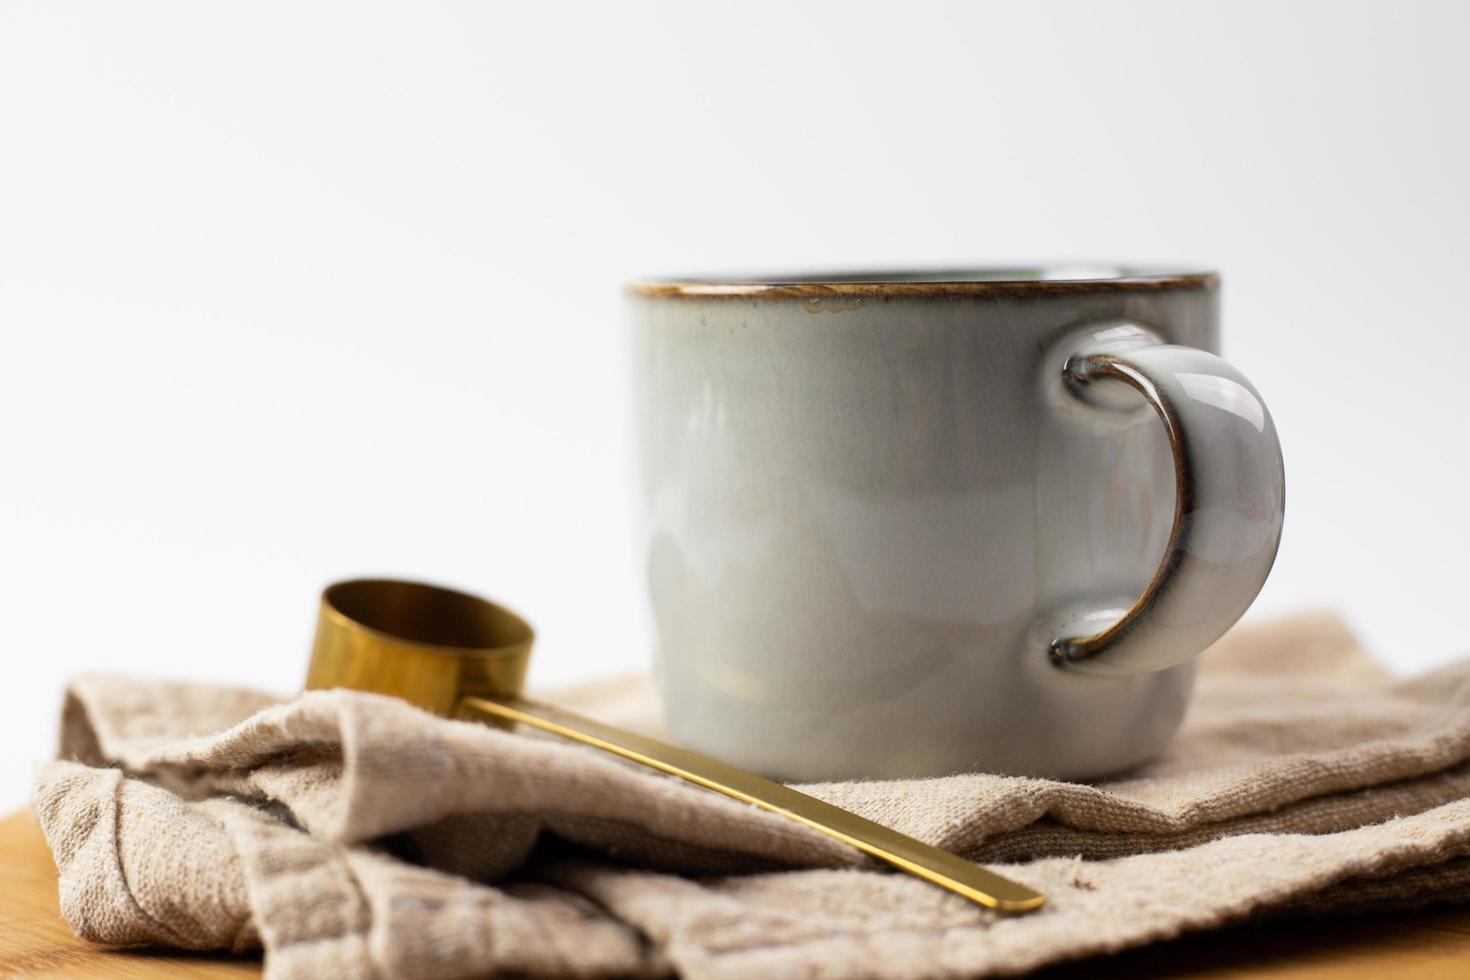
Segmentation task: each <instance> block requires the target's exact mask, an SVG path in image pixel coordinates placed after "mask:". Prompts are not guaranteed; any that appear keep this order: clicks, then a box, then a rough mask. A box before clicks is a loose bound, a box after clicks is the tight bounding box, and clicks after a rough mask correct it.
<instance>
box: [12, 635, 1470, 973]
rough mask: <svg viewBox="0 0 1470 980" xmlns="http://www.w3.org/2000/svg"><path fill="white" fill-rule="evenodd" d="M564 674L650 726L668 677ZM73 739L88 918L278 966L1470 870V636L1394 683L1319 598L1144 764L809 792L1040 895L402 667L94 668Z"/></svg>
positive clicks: (426, 958) (70, 800)
mask: <svg viewBox="0 0 1470 980" xmlns="http://www.w3.org/2000/svg"><path fill="white" fill-rule="evenodd" d="M551 700H554V701H557V702H558V703H562V704H565V705H567V706H568V707H571V708H574V709H576V710H580V711H584V712H586V713H590V714H593V715H597V716H600V717H603V718H605V719H607V720H609V721H612V722H614V723H618V724H624V725H630V726H633V727H639V728H643V729H645V730H656V729H657V725H658V722H657V715H656V706H655V701H654V698H653V696H652V692H651V688H650V687H649V685H648V682H647V680H646V679H644V678H634V679H621V680H617V681H613V682H608V683H606V684H599V685H591V686H588V687H585V688H582V689H579V690H575V691H569V692H563V693H561V694H557V695H552V696H551ZM60 754H61V759H60V760H59V761H57V762H53V763H48V764H44V765H43V766H41V767H40V768H39V769H38V772H37V789H36V809H37V812H38V814H39V815H40V818H41V822H42V827H43V829H44V830H45V833H46V836H47V840H48V842H49V843H50V845H51V848H52V850H53V853H54V854H55V856H56V860H57V865H58V868H59V870H60V873H61V898H62V907H63V913H64V914H65V916H66V918H67V920H68V921H69V922H70V923H71V925H72V926H73V928H74V929H76V931H77V932H78V934H79V935H82V936H84V937H86V938H89V939H94V940H97V941H101V942H109V943H157V944H164V945H172V946H178V947H183V948H191V949H232V950H240V949H247V948H252V947H254V946H256V945H263V946H264V948H265V950H266V952H267V959H266V965H267V971H268V973H269V974H270V975H272V976H276V977H296V976H302V977H305V976H316V975H321V974H323V973H329V972H332V973H337V974H340V975H353V976H378V975H382V976H425V977H428V976H471V975H482V974H485V973H495V972H507V973H520V974H530V975H541V976H626V975H634V976H661V975H666V974H668V973H671V972H677V973H679V974H683V975H689V976H745V975H751V974H753V973H754V974H764V973H772V974H778V975H792V976H801V975H809V974H816V973H820V974H821V975H823V976H837V977H841V976H906V977H907V976H911V977H920V976H936V977H939V976H945V977H948V976H954V977H958V976H980V975H985V974H998V973H1014V972H1019V971H1023V970H1026V969H1031V968H1034V967H1037V966H1041V965H1044V964H1046V963H1052V962H1056V961H1059V960H1062V959H1067V958H1073V957H1077V956H1083V955H1092V954H1096V953H1101V952H1108V951H1113V950H1118V949H1123V948H1127V947H1128V946H1132V945H1138V944H1140V943H1144V942H1149V941H1153V940H1157V939H1162V938H1168V937H1170V936H1174V935H1178V934H1180V933H1181V932H1184V931H1188V930H1192V929H1201V928H1209V927H1213V926H1218V925H1220V924H1223V923H1226V922H1230V921H1235V920H1237V919H1239V918H1241V917H1244V916H1249V915H1255V914H1263V913H1273V914H1308V913H1315V914H1326V913H1330V912H1333V911H1339V910H1346V909H1350V908H1351V909H1361V908H1363V907H1392V906H1406V905H1413V904H1422V903H1424V902H1430V901H1435V900H1444V901H1459V900H1463V899H1465V898H1466V897H1470V801H1467V799H1466V797H1467V794H1470V663H1464V664H1456V665H1451V666H1449V667H1446V668H1442V669H1440V670H1438V671H1435V672H1433V673H1431V674H1427V675H1424V676H1423V677H1420V678H1415V679H1413V680H1408V681H1397V680H1394V679H1393V678H1391V677H1389V676H1388V675H1387V674H1386V673H1385V672H1384V671H1383V670H1382V669H1381V668H1379V667H1378V666H1377V665H1376V664H1374V663H1373V661H1372V660H1371V658H1369V657H1368V656H1367V655H1366V654H1364V652H1363V651H1362V650H1361V649H1360V648H1359V646H1358V644H1357V643H1356V641H1355V640H1354V639H1353V638H1352V636H1351V634H1350V633H1349V632H1348V631H1347V629H1346V628H1345V627H1344V626H1343V625H1342V624H1341V623H1340V622H1339V621H1338V620H1336V619H1334V618H1331V617H1328V616H1324V615H1320V614H1313V615H1304V616H1298V617H1293V618H1290V619H1284V620H1278V621H1274V622H1265V623H1261V624H1258V625H1253V626H1247V627H1242V628H1238V629H1237V630H1235V631H1233V632H1232V633H1231V634H1230V635H1229V636H1227V637H1226V638H1225V639H1224V640H1222V641H1221V642H1220V643H1219V644H1217V645H1216V647H1215V648H1213V649H1212V650H1210V651H1208V652H1207V653H1206V655H1205V658H1204V661H1203V664H1202V669H1201V674H1200V685H1199V690H1198V693H1197V696H1196V699H1195V702H1194V704H1193V705H1192V707H1191V710H1190V713H1189V715H1188V717H1187V718H1186V721H1185V724H1184V727H1183V729H1182V730H1181V732H1180V734H1179V735H1178V737H1177V738H1176V739H1175V741H1174V743H1173V744H1172V745H1171V747H1170V748H1169V750H1168V751H1167V752H1166V753H1165V754H1164V755H1163V756H1162V757H1161V758H1159V759H1157V760H1155V761H1154V762H1152V763H1150V764H1148V765H1146V766H1144V767H1142V768H1141V769H1139V770H1137V771H1135V772H1132V773H1128V774H1123V775H1121V776H1119V777H1117V778H1114V779H1109V780H1103V781H1099V782H1097V783H1094V784H1078V783H1064V782H1058V781H1054V780H1047V779H1039V778H1028V777H1018V776H999V775H984V774H962V775H954V776H949V777H944V778H939V779H922V780H895V781H883V782H855V783H826V784H819V785H812V786H806V787H802V788H803V789H804V790H805V791H807V792H810V793H812V794H813V795H816V796H819V797H821V798H823V799H825V800H827V801H829V802H832V803H835V804H837V805H839V806H843V807H845V808H848V809H851V810H853V811H855V812H857V813H860V814H862V815H863V816H866V817H869V818H870V819H873V820H876V821H878V822H880V823H883V824H885V825H888V826H891V827H893V828H895V829H897V830H900V831H902V832H904V833H908V834H911V835H912V836H915V837H917V838H919V839H921V840H925V841H928V842H930V843H934V844H937V845H939V846H941V847H944V848H947V849H949V850H952V851H955V852H957V853H961V854H964V855H966V856H968V857H971V858H974V859H977V860H982V861H986V862H990V863H996V864H999V865H1002V870H1003V871H1004V873H1006V874H1008V875H1011V876H1013V877H1015V878H1017V879H1019V880H1022V881H1024V882H1026V883H1028V884H1030V885H1032V886H1033V887H1036V888H1038V889H1039V890H1041V891H1042V892H1043V893H1044V894H1046V896H1047V899H1048V903H1047V906H1046V907H1045V909H1043V910H1042V911H1041V912H1039V913H1036V914H1033V915H1028V916H1022V917H1016V918H1003V917H997V916H995V915H993V914H991V913H989V912H987V911H985V910H984V909H981V908H979V907H977V906H975V905H973V904H971V903H968V902H966V901H964V900H963V899H960V898H958V897H956V896H953V895H951V894H949V893H946V892H943V891H941V890H939V889H936V888H933V887H931V886H928V885H926V884H924V883H923V882H920V881H918V880H916V879H913V878H909V877H907V876H904V875H899V874H893V873H889V872H887V871H886V870H884V869H880V868H877V867H875V866H873V865H872V864H871V863H870V862H869V861H867V860H866V859H865V858H863V857H862V856H861V855H859V854H857V853H856V852H855V851H853V850H852V849H850V848H848V847H847V846H845V845H842V844H840V843H837V842H835V841H832V840H830V839H829V838H827V837H825V836H823V835H821V834H818V833H816V832H815V831H811V830H809V829H807V828H804V827H802V826H800V825H797V824H795V823H792V822H790V821H787V820H785V819H783V818H780V817H777V816H774V815H772V814H767V813H764V812H762V811H759V810H756V809H754V808H752V807H748V806H745V805H743V804H740V803H737V802H734V801H732V800H729V799H726V798H724V797H722V796H719V795H717V794H713V793H710V792H707V791H704V790H701V789H699V788H697V787H694V786H692V785H689V784H687V783H684V782H682V781H679V780H676V779H672V778H670V777H666V776H663V775H660V774H658V773H656V772H653V771H651V770H647V769H643V768H640V767H637V766H634V765H632V764H629V763H626V762H623V761H621V760H618V759H615V758H613V757H611V756H609V755H606V754H604V753H600V752H597V751H596V750H593V749H589V748H586V747H584V746H580V745H573V744H569V743H565V742H561V741H558V740H555V739H551V738H547V737H543V736H537V735H529V734H521V733H510V732H505V731H500V730H497V729H493V728H489V727H485V726H481V725H477V724H471V723H465V722H458V721H450V720H446V719H441V718H435V717H432V716H430V715H427V714H424V713H422V712H420V711H418V710H416V709H414V708H411V707H409V706H408V705H406V704H404V703H402V702H399V701H396V700H393V699H390V698H384V697H380V696H376V695H370V694H362V693H357V692H348V691H321V692H310V693H307V694H303V695H301V696H298V697H296V698H293V699H289V700H288V699H283V698H279V697H273V696H271V695H269V694H264V693H261V692H256V691H250V690H245V689H240V688H233V687H226V686H220V685H205V684H189V683H177V682H163V681H149V680H137V679H126V678H118V677H109V676H104V675H89V676H84V677H80V678H77V679H76V680H75V681H74V682H73V684H72V685H71V687H70V689H69V691H68V694H67V697H66V701H65V705H64V708H63V712H62V744H61V753H60Z"/></svg>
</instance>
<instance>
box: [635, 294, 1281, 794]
mask: <svg viewBox="0 0 1470 980" xmlns="http://www.w3.org/2000/svg"><path fill="white" fill-rule="evenodd" d="M1218 293H1219V280H1218V278H1217V277H1216V276H1214V275H1211V274H1199V273H1173V272H1156V271H1144V270H1129V269H1105V270H1083V271H1076V270H1060V269H1059V270H1024V271H1022V270H981V271H967V272H955V273H950V272H945V273H937V274H933V275H913V274H904V275H878V276H824V277H811V278H801V277H795V278H773V279H768V280H760V281H747V280H738V281H737V280H729V281H717V280H704V281H670V282H650V283H643V284H638V285H635V286H633V287H631V288H630V303H631V306H632V314H633V319H634V323H635V328H636V336H637V372H638V380H637V392H638V401H639V435H640V454H641V472H642V490H643V501H644V504H645V516H646V527H647V554H646V561H647V565H646V567H647V573H648V580H649V587H650V590H651V596H652V602H653V611H654V620H655V624H656V628H657V651H656V655H655V673H656V676H657V679H658V683H659V686H660V691H661V694H662V698H663V702H664V707H665V713H666V716H667V720H668V724H669V726H670V729H671V731H672V732H673V733H674V735H675V736H676V737H677V738H679V739H680V740H682V741H683V742H684V743H686V744H687V745H689V746H690V747H692V748H695V749H698V750H700V751H703V752H706V753H709V754H711V755H714V756H717V757H719V758H721V759H724V760H725V761H727V762H730V763H733V764H736V765H739V766H742V767H745V768H748V769H752V770H756V771H758V772H761V773H765V774H768V775H772V776H775V777H778V778H782V779H788V780H801V781H812V780H825V779H847V778H896V777H906V776H929V775H940V774H945V773H951V772H962V771H981V770H983V771H997V772H1012V773H1032V774H1037V775H1049V776H1058V777H1072V778H1081V777H1090V776H1099V775H1103V774H1107V773H1112V772H1118V771H1121V770H1125V769H1127V768H1129V767H1131V766H1134V765H1136V764H1138V763H1140V762H1142V761H1144V760H1145V759H1147V758H1149V757H1150V756H1152V755H1154V754H1155V753H1157V752H1158V751H1160V749H1161V748H1162V747H1163V746H1164V744H1165V742H1166V741H1167V740H1168V738H1169V737H1170V735H1171V734H1172V733H1173V731H1174V730H1175V728H1176V727H1177V726H1178V724H1179V720H1180V718H1181V716H1182V715H1183V712H1184V708H1185V705H1186V702H1187V701H1188V698H1189V694H1190V689H1191V686H1192V684H1193V680H1194V669H1195V668H1194V663H1193V658H1194V657H1195V655H1196V654H1198V653H1199V652H1200V651H1201V650H1203V649H1204V648H1205V647H1206V646H1208V645H1209V644H1210V643H1211V642H1213V641H1214V640H1215V639H1216V638H1218V637H1219V636H1220V635H1221V634H1222V633H1223V632H1225V630H1226V629H1228V628H1229V627H1230V626H1231V624H1233V623H1234V622H1235V621H1236V620H1237V619H1238V618H1239V617H1240V615H1241V614H1242V613H1243V612H1244V611H1245V610H1246V608H1247V607H1248V606H1249V605H1250V603H1251V602H1252V600H1253V599H1254V598H1255V596H1256V594H1257V592H1259V590H1260V588H1261V585H1262V583H1263V582H1264V581H1265V578H1266V575H1267V573H1268V572H1269V570H1270V568H1271V564H1272V561H1273V560H1274V558H1275V554H1276V546H1277V542H1278V540H1279V538H1280V534H1281V521H1282V507H1283V502H1284V482H1283V473H1282V462H1281V449H1280V445H1279V444H1278V442H1277V438H1276V429H1275V426H1274V425H1273V423H1272V421H1271V416H1270V413H1269V412H1268V411H1267V410H1266V406H1265V404H1264V403H1263V402H1262V400H1261V398H1260V396H1259V395H1258V394H1257V393H1256V391H1255V389H1254V388H1253V387H1252V386H1251V384H1250V382H1249V381H1247V380H1246V379H1245V377H1244V376H1243V375H1241V374H1240V372H1238V371H1237V370H1236V369H1235V368H1233V367H1232V366H1231V365H1230V364H1229V363H1227V362H1226V361H1224V360H1221V359H1220V358H1219V357H1218V356H1217V355H1216V353H1215V352H1216V351H1217V350H1218V346H1219V322H1218Z"/></svg>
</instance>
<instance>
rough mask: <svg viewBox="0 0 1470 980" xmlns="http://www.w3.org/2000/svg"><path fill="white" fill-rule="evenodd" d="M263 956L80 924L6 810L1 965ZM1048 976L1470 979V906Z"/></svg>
mask: <svg viewBox="0 0 1470 980" xmlns="http://www.w3.org/2000/svg"><path fill="white" fill-rule="evenodd" d="M259 975H260V961H259V959H258V958H238V957H234V958H232V957H227V956H199V955H191V954H185V953H169V952H164V951H161V950H144V951H136V950H119V949H111V948H108V947H105V946H94V945H92V944H91V943H85V942H83V941H81V940H80V939H78V938H76V937H75V936H73V935H72V932H71V929H69V928H68V927H67V925H66V923H65V922H63V921H62V920H61V916H60V915H59V914H58V913H57V906H56V866H55V865H54V864H53V863H52V862H51V852H50V851H48V850H47V849H46V842H45V840H44V839H43V838H42V837H41V828H40V827H39V826H37V824H36V819H35V817H34V816H33V815H32V814H31V813H30V812H29V811H25V812H22V813H16V814H12V815H11V816H9V817H6V818H4V819H3V820H0V976H4V977H12V976H23V977H41V976H54V977H79V976H120V977H129V976H133V977H255V976H259ZM1035 976H1037V977H1039V978H1046V980H1074V978H1075V980H1081V978H1083V977H1087V978H1106V977H1128V978H1138V977H1198V978H1211V980H1213V978H1224V977H1246V976H1249V977H1252V978H1268V980H1271V978H1279V980H1288V978H1289V980H1357V978H1362V980H1369V978H1373V980H1378V978H1382V977H1391V978H1392V980H1410V978H1414V980H1418V978H1456V980H1459V978H1470V908H1455V909H1443V910H1439V911H1433V912H1422V913H1416V914H1412V915H1409V914H1405V915H1392V916H1379V917H1374V918H1352V919H1330V920H1322V921H1316V922H1293V923H1277V924H1268V925H1252V926H1241V927H1238V928H1234V929H1227V930H1222V931H1220V932H1215V933H1209V934H1207V935H1201V936H1192V937H1187V938H1185V939H1180V940H1176V941H1175V942H1171V943H1161V944H1159V945H1157V946H1150V947H1148V948H1146V949H1139V950H1133V951H1131V952H1127V953H1123V954H1120V955H1118V956H1113V957H1106V958H1102V959H1094V960H1086V961H1083V962H1079V963H1073V964H1068V965H1065V966H1061V967H1056V968H1053V969H1050V970H1045V971H1042V972H1041V973H1040V974H1036V975H1035Z"/></svg>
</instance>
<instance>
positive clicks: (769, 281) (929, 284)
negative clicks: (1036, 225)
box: [626, 262, 1220, 299]
mask: <svg viewBox="0 0 1470 980" xmlns="http://www.w3.org/2000/svg"><path fill="white" fill-rule="evenodd" d="M1219 285H1220V276H1219V273H1216V272H1213V271H1208V270H1200V269H1195V268H1194V267H1178V268H1170V267H1165V266H1143V265H1138V266H1135V265H1127V264H1121V263H1114V262H1086V263H1080V262H1067V263H1060V262H1058V263H1038V264H1035V265H1023V266H973V267H966V268H949V269H907V270H903V269H898V270H884V271H876V272H824V273H812V274H795V275H769V276H689V277H682V276H678V277H654V278H648V279H641V280H637V281H635V282H631V283H629V284H628V285H627V287H626V290H627V292H628V293H629V294H630V295H633V296H643V297H650V298H681V297H682V298H697V299H718V298H722V297H723V298H731V297H734V298H746V299H749V298H753V297H772V298H791V299H812V298H828V297H832V296H853V297H864V298H866V297H878V296H986V295H1018V294H1020V295H1026V294H1032V295H1034V294H1038V293H1068V294H1071V293H1079V292H1115V291H1128V290H1143V291H1147V292H1157V291H1160V290H1174V289H1205V290H1213V289H1218V288H1219Z"/></svg>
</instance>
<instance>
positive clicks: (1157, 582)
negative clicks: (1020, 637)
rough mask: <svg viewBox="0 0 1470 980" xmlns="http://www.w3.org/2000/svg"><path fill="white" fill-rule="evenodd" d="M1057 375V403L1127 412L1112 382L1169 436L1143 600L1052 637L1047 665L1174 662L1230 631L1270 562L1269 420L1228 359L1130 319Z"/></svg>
mask: <svg viewBox="0 0 1470 980" xmlns="http://www.w3.org/2000/svg"><path fill="white" fill-rule="evenodd" d="M1062 380H1063V387H1064V389H1065V391H1066V393H1067V396H1069V397H1071V398H1073V399H1077V400H1079V401H1081V402H1083V403H1085V404H1088V405H1090V406H1093V407H1094V408H1095V409H1098V410H1102V411H1114V412H1116V411H1131V410H1136V409H1137V407H1138V403H1137V398H1136V397H1129V396H1128V393H1127V392H1126V391H1125V390H1123V389H1122V388H1121V386H1123V385H1126V386H1127V387H1128V388H1131V389H1133V390H1134V391H1135V392H1137V393H1138V394H1140V395H1142V396H1143V399H1144V401H1145V402H1146V403H1147V405H1148V406H1149V407H1150V408H1152V409H1153V412H1154V414H1156V415H1157V416H1158V418H1159V421H1160V422H1162V423H1163V426H1164V432H1165V435H1166V436H1167V437H1168V442H1169V448H1170V451H1171V453H1172V454H1173V460H1174V493H1175V501H1174V523H1173V527H1172V529H1171V530H1170V532H1169V539H1168V542H1167V544H1166V545H1165V547H1164V557H1163V560H1162V562H1161V563H1160V564H1159V567H1158V570H1157V571H1156V572H1155V573H1154V576H1153V579H1152V580H1151V581H1150V582H1149V583H1148V586H1147V588H1145V589H1144V590H1143V594H1142V595H1141V596H1139V597H1138V599H1137V601H1135V602H1134V603H1133V606H1132V607H1131V608H1130V609H1128V611H1127V612H1125V613H1124V614H1123V615H1122V617H1121V618H1119V619H1118V620H1117V621H1116V622H1114V623H1113V624H1112V625H1110V626H1107V627H1106V628H1104V629H1101V630H1099V631H1097V632H1095V633H1091V634H1089V635H1083V636H1067V635H1063V636H1057V637H1056V638H1055V639H1053V640H1052V641H1051V646H1050V651H1051V659H1052V662H1053V663H1054V664H1057V665H1058V666H1064V667H1066V668H1068V669H1069V670H1075V671H1077V672H1079V673H1085V674H1094V675H1103V676H1123V675H1129V674H1137V673H1143V672H1147V671H1156V670H1163V669H1165V668H1167V667H1173V666H1177V665H1178V664H1182V663H1184V662H1185V661H1187V660H1189V659H1190V658H1192V657H1194V656H1195V655H1196V654H1198V653H1200V652H1201V651H1202V650H1204V649H1205V647H1207V646H1209V645H1210V644H1211V643H1213V642H1214V641H1215V640H1217V639H1219V638H1220V636H1221V635H1222V634H1223V633H1224V632H1225V631H1226V630H1227V629H1229V628H1230V627H1231V626H1232V625H1234V623H1235V622H1236V620H1238V619H1239V618H1240V617H1241V615H1242V614H1243V613H1244V612H1245V610H1246V609H1247V607H1249V606H1250V604H1251V602H1253V601H1254V600H1255V598H1256V595H1257V593H1259V592H1260V591H1261V586H1262V585H1263V584H1264V583H1265V581H1266V576H1267V575H1268V574H1269V573H1270V571H1271V565H1272V563H1273V562H1274V561H1275V559H1276V549H1277V545H1278V544H1279V542H1280V540H1281V524H1282V515H1283V512H1284V507H1285V500H1286V480H1285V472H1284V469H1283V466H1282V461H1281V443H1280V442H1279V441H1278V440H1277V437H1276V426H1275V423H1273V422H1272V420H1271V413H1270V412H1269V411H1268V410H1267V409H1266V403H1265V402H1264V401H1262V399H1261V396H1260V394H1259V393H1257V391H1256V389H1255V387H1254V386H1252V385H1251V383H1250V382H1249V381H1248V380H1246V377H1245V375H1243V374H1241V373H1240V372H1239V371H1237V370H1236V369H1235V368H1234V367H1233V366H1232V365H1231V364H1230V363H1229V362H1228V361H1226V360H1224V359H1223V358H1220V357H1217V356H1215V355H1214V354H1210V353H1207V352H1206V351H1202V350H1197V349H1195V348H1193V347H1181V346H1177V345H1174V344H1167V343H1164V342H1163V341H1162V340H1161V339H1160V338H1159V337H1158V336H1157V335H1156V334H1153V333H1152V332H1150V331H1148V330H1146V329H1144V328H1142V327H1138V326H1135V325H1132V324H1128V325H1124V326H1120V327H1111V328H1109V329H1105V330H1097V331H1092V332H1090V335H1089V337H1088V339H1087V340H1086V341H1085V342H1084V343H1083V344H1082V345H1081V346H1080V347H1078V348H1075V349H1074V350H1073V352H1072V353H1071V355H1070V356H1069V357H1067V360H1066V362H1065V364H1064V366H1063V368H1062ZM1109 389H1111V390H1109ZM1120 393H1121V394H1122V395H1123V398H1122V399H1121V400H1120V397H1119V395H1120Z"/></svg>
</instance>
